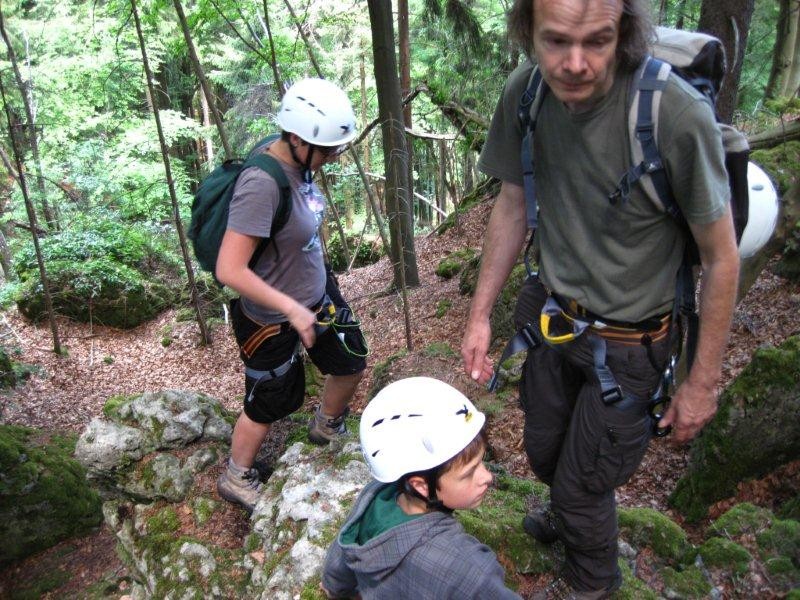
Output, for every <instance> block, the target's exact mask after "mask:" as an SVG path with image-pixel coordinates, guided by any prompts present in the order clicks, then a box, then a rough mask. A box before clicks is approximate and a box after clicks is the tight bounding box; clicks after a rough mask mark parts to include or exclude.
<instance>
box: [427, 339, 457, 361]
mask: <svg viewBox="0 0 800 600" xmlns="http://www.w3.org/2000/svg"><path fill="white" fill-rule="evenodd" d="M422 353H423V354H424V355H425V356H428V357H430V358H455V357H457V356H458V354H456V352H455V350H453V349H452V348H451V347H450V344H448V343H447V342H431V343H430V344H428V345H427V346H426V347H425V349H424V350H423V351H422Z"/></svg>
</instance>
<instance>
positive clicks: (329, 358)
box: [231, 275, 367, 423]
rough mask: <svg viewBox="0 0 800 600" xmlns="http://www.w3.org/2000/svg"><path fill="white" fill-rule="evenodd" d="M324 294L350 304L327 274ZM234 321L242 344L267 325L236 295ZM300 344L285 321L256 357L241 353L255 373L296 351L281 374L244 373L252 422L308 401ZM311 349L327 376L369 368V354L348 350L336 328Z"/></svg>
mask: <svg viewBox="0 0 800 600" xmlns="http://www.w3.org/2000/svg"><path fill="white" fill-rule="evenodd" d="M325 293H326V294H327V295H328V297H329V298H330V299H331V301H332V302H333V304H334V305H335V306H336V307H337V308H340V307H347V308H349V306H348V305H347V303H346V302H345V300H344V298H342V295H341V292H340V291H339V288H338V286H337V285H336V281H335V280H334V278H333V276H332V275H329V276H328V278H327V282H326V286H325ZM231 321H232V323H233V331H234V334H235V335H236V342H237V344H238V345H239V348H241V347H242V345H243V344H244V343H245V342H246V341H247V340H248V339H249V338H250V336H251V335H253V334H254V333H255V332H256V331H258V330H259V329H260V328H261V327H262V326H263V325H262V324H261V323H258V322H256V321H253V320H252V319H250V318H249V317H248V316H247V315H245V314H244V312H242V308H241V305H240V303H239V302H238V300H236V299H235V300H232V301H231ZM352 335H353V336H356V337H361V331H360V329H358V328H357V327H356V328H354V329H353V331H352ZM300 347H301V346H300V336H299V335H298V334H297V332H296V331H295V330H294V329H293V328H292V327H290V326H289V324H288V322H285V323H282V324H281V326H280V332H279V333H277V334H275V335H273V336H272V337H269V338H267V339H266V340H265V341H264V342H263V343H262V344H261V345H260V346H259V347H258V348H257V349H256V350H255V351H254V352H253V353H252V354H251V356H249V357H247V356H245V355H244V354H240V356H241V359H242V361H243V362H244V364H245V367H247V368H248V369H249V370H251V372H252V371H258V372H264V371H269V370H270V369H277V368H278V367H280V366H281V365H284V364H286V363H287V361H289V360H290V359H291V358H292V356H295V355H297V356H296V360H295V362H294V363H293V364H292V365H291V366H290V367H289V370H288V371H286V372H285V373H283V374H282V375H280V376H278V377H272V378H270V377H269V376H267V377H260V378H257V377H250V376H249V375H247V374H246V375H245V398H244V412H245V414H246V415H247V416H248V417H249V418H250V419H252V420H253V421H255V422H257V423H273V422H275V421H277V420H278V419H281V418H283V417H285V416H286V415H289V414H291V413H293V412H294V411H296V410H297V409H298V408H300V406H301V405H302V404H303V397H304V395H305V371H304V369H303V360H302V355H299V354H298V350H299V349H300ZM306 353H307V354H308V357H309V358H310V359H311V362H312V363H314V365H316V367H317V368H318V369H319V370H320V371H321V372H322V373H323V374H324V375H339V376H341V375H353V374H355V373H360V372H361V371H363V370H364V369H365V368H366V366H367V361H366V358H364V357H362V356H356V355H354V354H352V353H351V352H348V351H347V350H346V349H345V347H344V345H343V344H342V342H341V341H340V340H339V339H338V338H337V336H336V332H335V331H334V330H333V328H331V327H329V328H327V329H326V330H325V331H324V332H323V333H322V334H321V335H319V336H318V337H317V340H316V342H315V343H314V345H313V346H312V347H311V348H307V349H306Z"/></svg>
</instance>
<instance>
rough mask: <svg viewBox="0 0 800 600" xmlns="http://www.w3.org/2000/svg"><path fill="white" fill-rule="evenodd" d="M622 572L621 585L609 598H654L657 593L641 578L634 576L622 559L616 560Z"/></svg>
mask: <svg viewBox="0 0 800 600" xmlns="http://www.w3.org/2000/svg"><path fill="white" fill-rule="evenodd" d="M618 564H619V569H620V571H621V572H622V587H620V588H619V589H618V590H617V591H616V592H614V593H613V594H612V595H611V600H656V599H657V598H658V594H657V593H656V592H655V590H653V589H651V588H649V587H647V585H646V584H645V583H644V581H642V580H641V579H638V578H637V577H635V576H634V574H633V571H631V568H630V567H629V566H628V565H627V563H626V562H625V561H624V560H620V561H618Z"/></svg>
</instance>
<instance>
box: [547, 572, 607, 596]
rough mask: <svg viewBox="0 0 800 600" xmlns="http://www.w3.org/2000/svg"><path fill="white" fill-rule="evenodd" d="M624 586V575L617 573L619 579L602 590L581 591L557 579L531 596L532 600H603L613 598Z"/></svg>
mask: <svg viewBox="0 0 800 600" xmlns="http://www.w3.org/2000/svg"><path fill="white" fill-rule="evenodd" d="M621 585H622V575H621V573H619V571H617V578H616V579H615V580H614V583H612V584H611V585H610V586H608V587H607V588H605V589H602V590H589V591H583V592H582V591H579V590H576V589H575V588H573V587H572V586H571V585H570V584H569V582H568V581H567V580H566V579H564V578H563V577H557V578H556V579H554V580H553V581H551V582H550V583H549V584H548V586H547V587H546V588H544V589H543V590H540V591H538V592H536V593H535V594H533V596H531V600H601V599H603V598H609V597H611V594H613V593H614V592H615V591H617V590H618V589H619V587H620V586H621Z"/></svg>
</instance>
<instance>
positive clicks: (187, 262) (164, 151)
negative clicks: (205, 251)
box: [130, 0, 211, 344]
mask: <svg viewBox="0 0 800 600" xmlns="http://www.w3.org/2000/svg"><path fill="white" fill-rule="evenodd" d="M130 1H131V11H132V13H133V21H134V23H135V25H136V35H137V36H138V38H139V48H140V49H141V52H142V67H143V68H144V76H145V79H146V80H147V88H148V90H149V91H150V96H151V97H152V98H155V90H154V89H153V73H152V71H151V70H150V61H149V60H148V59H147V47H146V46H145V43H144V34H143V33H142V24H141V22H140V20H139V11H138V9H137V7H136V0H130ZM153 118H154V119H155V122H156V131H157V132H158V142H159V144H160V146H161V157H162V159H163V161H164V173H165V175H166V178H167V187H168V188H169V197H170V199H171V200H172V219H173V222H174V223H175V230H176V231H177V232H178V240H179V241H180V246H181V254H182V255H183V264H184V266H185V268H186V276H187V278H188V280H189V290H190V291H191V295H192V304H193V305H194V310H195V315H196V317H197V325H198V327H199V328H200V335H201V337H202V339H203V343H204V344H210V343H211V336H209V334H208V328H207V327H206V321H205V318H204V317H203V311H202V310H201V309H200V295H199V294H198V292H197V285H196V283H195V280H194V270H193V269H192V260H191V258H190V257H189V247H188V245H187V243H186V233H185V232H184V230H183V223H182V222H181V215H180V209H179V207H178V195H177V194H176V192H175V182H174V180H173V179H172V168H171V166H170V158H169V151H168V148H167V142H166V139H165V138H164V130H163V129H162V127H161V117H160V116H159V111H158V110H157V109H156V110H154V111H153Z"/></svg>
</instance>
